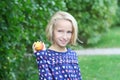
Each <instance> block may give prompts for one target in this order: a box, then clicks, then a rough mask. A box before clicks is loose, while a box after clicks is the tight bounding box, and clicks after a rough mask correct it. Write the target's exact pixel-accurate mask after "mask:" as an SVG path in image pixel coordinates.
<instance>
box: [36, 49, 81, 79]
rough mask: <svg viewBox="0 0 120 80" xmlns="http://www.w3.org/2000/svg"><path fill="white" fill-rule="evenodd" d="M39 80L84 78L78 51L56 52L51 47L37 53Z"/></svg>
mask: <svg viewBox="0 0 120 80" xmlns="http://www.w3.org/2000/svg"><path fill="white" fill-rule="evenodd" d="M35 56H36V60H37V64H38V69H39V80H82V78H81V73H80V68H79V66H78V59H77V56H76V52H74V51H72V50H71V49H68V50H67V52H56V51H53V50H50V49H47V50H41V51H39V52H36V53H35Z"/></svg>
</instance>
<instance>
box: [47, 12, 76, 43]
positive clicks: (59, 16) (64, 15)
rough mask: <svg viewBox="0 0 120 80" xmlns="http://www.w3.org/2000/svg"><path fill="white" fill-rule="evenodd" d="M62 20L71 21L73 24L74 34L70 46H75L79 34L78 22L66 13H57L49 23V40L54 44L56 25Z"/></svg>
mask: <svg viewBox="0 0 120 80" xmlns="http://www.w3.org/2000/svg"><path fill="white" fill-rule="evenodd" d="M60 19H65V20H69V21H70V22H71V23H72V27H73V32H72V37H71V41H70V43H69V44H71V45H74V44H75V43H76V40H77V33H78V26H77V21H76V20H75V18H74V17H73V16H72V15H71V14H69V13H67V12H64V11H58V12H56V13H55V14H54V15H53V16H52V18H51V20H50V21H49V23H48V25H47V28H46V35H47V38H48V40H50V41H51V42H53V31H54V25H55V23H56V21H57V20H60Z"/></svg>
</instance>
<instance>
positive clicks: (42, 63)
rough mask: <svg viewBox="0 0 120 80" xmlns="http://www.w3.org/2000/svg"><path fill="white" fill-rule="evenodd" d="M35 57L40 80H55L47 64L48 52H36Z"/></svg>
mask: <svg viewBox="0 0 120 80" xmlns="http://www.w3.org/2000/svg"><path fill="white" fill-rule="evenodd" d="M35 56H36V62H37V64H38V70H39V80H53V78H52V74H51V72H50V69H49V66H48V63H47V53H46V51H39V52H36V53H35Z"/></svg>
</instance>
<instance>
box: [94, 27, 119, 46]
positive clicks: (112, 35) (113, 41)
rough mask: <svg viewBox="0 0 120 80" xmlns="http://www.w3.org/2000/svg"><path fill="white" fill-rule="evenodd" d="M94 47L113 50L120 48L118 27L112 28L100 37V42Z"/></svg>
mask: <svg viewBox="0 0 120 80" xmlns="http://www.w3.org/2000/svg"><path fill="white" fill-rule="evenodd" d="M94 47H97V48H101V47H102V48H114V47H120V27H113V28H111V29H110V30H109V31H108V32H106V33H104V35H102V38H101V40H100V41H99V42H98V44H95V45H94Z"/></svg>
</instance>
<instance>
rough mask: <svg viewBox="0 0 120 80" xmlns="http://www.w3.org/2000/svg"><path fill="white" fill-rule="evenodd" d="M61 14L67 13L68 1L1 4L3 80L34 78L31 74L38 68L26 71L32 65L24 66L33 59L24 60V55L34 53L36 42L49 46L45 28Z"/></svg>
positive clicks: (12, 0) (0, 71)
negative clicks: (66, 3) (57, 13)
mask: <svg viewBox="0 0 120 80" xmlns="http://www.w3.org/2000/svg"><path fill="white" fill-rule="evenodd" d="M58 10H66V5H65V3H64V1H59V2H58V1H49V0H23V1H21V0H17V1H16V0H2V1H1V2H0V12H1V13H0V44H1V45H0V46H1V48H0V53H1V56H0V61H1V62H0V80H27V78H29V77H28V75H29V76H32V74H31V73H30V71H29V70H33V69H32V68H33V67H34V66H32V65H31V66H27V67H28V68H27V70H26V68H25V66H26V65H28V64H31V62H28V63H27V62H26V63H24V62H25V60H26V61H31V59H28V58H27V57H26V58H24V54H27V53H32V49H31V46H32V43H33V42H34V41H36V40H42V41H44V42H45V43H47V42H48V41H47V40H46V37H45V32H44V31H45V27H46V24H47V22H48V20H49V18H50V17H51V15H52V14H53V13H54V12H56V11H58ZM20 64H21V65H20ZM32 64H33V63H32ZM28 80H30V79H28Z"/></svg>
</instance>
